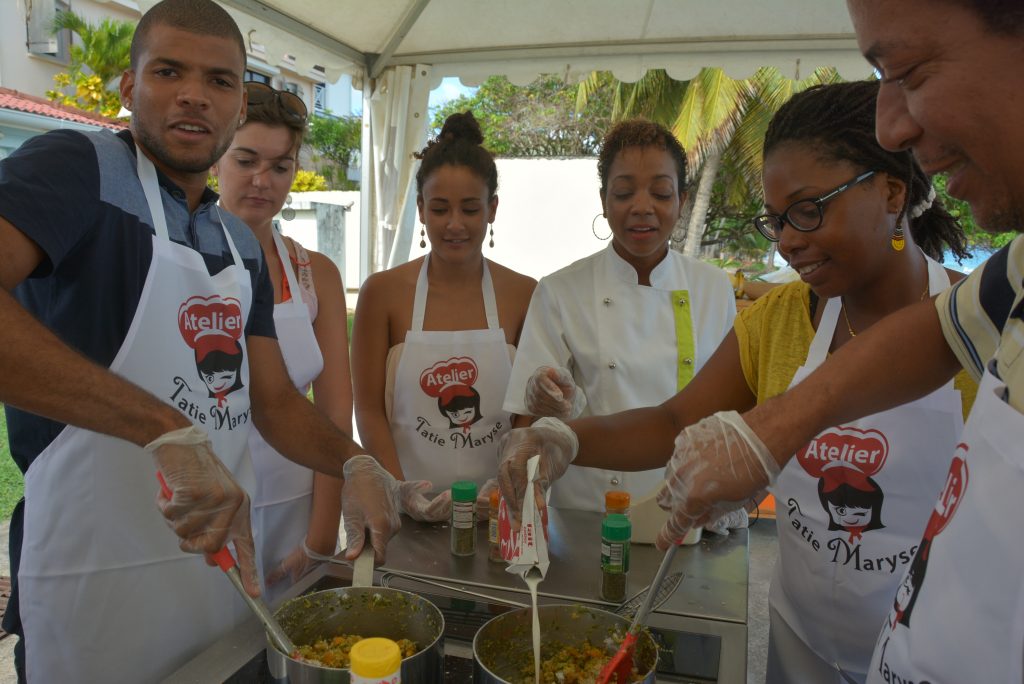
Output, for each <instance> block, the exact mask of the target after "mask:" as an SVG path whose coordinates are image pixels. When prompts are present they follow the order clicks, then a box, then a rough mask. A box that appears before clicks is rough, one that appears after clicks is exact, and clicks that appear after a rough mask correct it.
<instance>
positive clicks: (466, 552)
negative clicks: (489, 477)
mask: <svg viewBox="0 0 1024 684" xmlns="http://www.w3.org/2000/svg"><path fill="white" fill-rule="evenodd" d="M475 516H476V483H475V482H469V481H466V480H460V481H459V482H453V483H452V524H451V531H452V555H454V556H472V555H473V554H475V553H476V520H475Z"/></svg>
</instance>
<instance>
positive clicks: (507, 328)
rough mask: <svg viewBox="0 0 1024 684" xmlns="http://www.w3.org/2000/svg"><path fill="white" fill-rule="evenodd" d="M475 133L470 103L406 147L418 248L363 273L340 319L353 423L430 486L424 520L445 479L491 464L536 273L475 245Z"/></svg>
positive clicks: (485, 218) (490, 472)
mask: <svg viewBox="0 0 1024 684" xmlns="http://www.w3.org/2000/svg"><path fill="white" fill-rule="evenodd" d="M482 143H483V136H482V134H481V132H480V127H479V125H478V124H477V122H476V119H474V118H473V115H472V114H471V113H469V112H465V113H462V114H453V115H451V116H450V117H448V119H447V120H446V121H445V123H444V127H443V128H442V129H441V134H440V135H439V136H438V138H437V139H436V140H433V141H431V142H430V143H429V144H428V145H427V146H426V147H425V148H424V149H423V151H422V152H421V153H420V154H419V155H418V157H419V159H420V160H421V163H420V168H419V170H418V171H417V173H416V191H417V194H416V206H417V208H418V210H419V218H420V221H421V222H422V224H423V228H422V230H421V242H422V246H425V244H426V241H427V240H429V242H430V251H429V253H428V254H427V255H426V256H424V257H423V258H421V259H416V260H414V261H411V262H409V263H407V264H403V265H401V266H397V267H395V268H392V269H390V270H387V271H384V272H381V273H376V274H374V275H372V276H370V277H369V278H368V279H367V280H366V282H365V283H364V284H363V287H362V289H361V291H360V293H359V303H358V305H357V307H356V319H355V325H354V327H353V331H352V359H353V368H354V372H353V382H354V388H355V397H356V422H357V424H358V427H359V435H360V437H361V438H362V440H363V444H364V445H365V446H366V448H367V449H368V450H369V451H370V453H373V454H375V455H376V456H377V457H378V458H379V459H380V461H381V463H382V464H383V465H384V466H385V467H386V468H387V469H388V470H390V471H391V473H392V474H393V475H395V477H397V478H399V479H405V480H429V481H430V482H432V483H433V490H434V491H435V492H441V493H442V494H441V495H440V496H438V497H437V498H436V499H435V503H436V505H435V507H434V508H433V509H432V510H431V511H427V512H426V515H425V516H423V515H414V517H421V518H423V517H426V518H427V519H431V520H443V519H445V518H447V516H448V508H447V506H448V505H449V504H448V501H449V499H448V495H447V492H448V490H449V489H450V487H451V484H452V483H453V482H455V481H456V480H473V481H475V482H476V483H477V485H478V487H481V489H482V486H483V485H484V484H485V483H486V482H487V481H488V480H489V479H492V478H494V476H495V474H496V473H497V466H498V460H497V459H498V447H497V445H498V440H499V439H500V437H501V435H503V434H504V433H505V432H507V431H508V430H509V429H510V428H511V416H510V415H509V414H508V412H506V411H503V410H502V401H503V399H504V397H505V388H506V386H507V384H508V378H509V373H510V372H511V369H512V357H513V354H514V351H515V345H516V343H517V341H518V340H519V334H520V331H521V329H522V326H523V319H524V318H525V317H526V309H527V307H528V305H529V302H530V295H531V294H532V293H533V288H534V286H535V285H536V282H535V281H534V280H533V279H531V278H528V277H526V276H524V275H520V274H519V273H515V272H513V271H511V270H509V269H507V268H505V267H503V266H500V265H499V264H496V263H494V262H493V261H491V260H490V259H487V258H485V257H484V256H483V243H484V240H485V239H487V235H488V226H489V224H491V223H492V222H493V221H494V219H495V215H496V213H497V210H498V195H497V194H496V193H497V187H498V173H497V168H496V167H495V164H494V158H493V156H492V155H491V153H490V152H489V151H488V150H487V149H485V148H484V147H483V146H482ZM490 235H491V238H490V244H491V246H492V247H493V245H494V231H493V228H492V229H491V231H490ZM499 239H500V237H499ZM407 512H408V511H407ZM410 513H411V512H410Z"/></svg>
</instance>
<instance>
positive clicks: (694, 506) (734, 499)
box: [657, 411, 779, 549]
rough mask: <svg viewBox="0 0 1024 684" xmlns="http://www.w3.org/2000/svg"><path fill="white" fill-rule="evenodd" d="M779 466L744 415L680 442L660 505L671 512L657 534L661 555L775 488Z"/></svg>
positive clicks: (702, 425)
mask: <svg viewBox="0 0 1024 684" xmlns="http://www.w3.org/2000/svg"><path fill="white" fill-rule="evenodd" d="M778 475H779V465H778V463H776V462H775V459H774V458H773V457H772V455H771V452H769V451H768V447H766V446H765V445H764V443H763V442H762V441H761V439H760V438H759V437H758V436H757V435H756V434H754V431H753V430H751V429H750V428H749V427H748V426H747V424H746V422H745V421H744V420H743V418H742V417H741V416H740V414H738V413H736V412H735V411H721V412H719V413H716V414H714V415H713V416H709V417H707V418H705V419H704V420H702V421H700V422H699V423H696V424H695V425H691V426H690V427H688V428H686V429H685V430H683V431H682V432H680V433H679V436H678V437H676V448H675V451H674V452H673V453H672V458H671V460H669V462H668V466H666V468H665V480H666V482H665V487H664V488H663V489H662V490H661V492H660V493H659V494H658V504H659V505H660V506H661V507H662V508H665V509H668V510H669V511H671V514H670V515H669V518H668V521H667V522H666V523H665V525H664V526H663V527H662V529H661V532H660V533H658V539H657V545H658V548H659V549H667V548H668V545H669V544H671V543H672V542H673V541H675V540H678V539H682V538H683V537H685V536H686V533H687V532H688V531H689V530H690V528H692V527H695V526H698V525H704V524H705V523H707V522H712V521H716V520H717V519H718V518H721V517H722V516H723V515H725V514H726V513H729V512H730V511H734V510H736V509H738V508H742V507H743V506H744V505H745V504H746V503H747V502H748V501H749V500H750V499H751V497H752V496H754V495H755V494H756V493H757V492H760V491H761V490H763V489H765V488H766V487H768V486H769V485H770V484H772V483H774V482H775V479H776V478H777V477H778Z"/></svg>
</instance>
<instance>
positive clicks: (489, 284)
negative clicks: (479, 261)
mask: <svg viewBox="0 0 1024 684" xmlns="http://www.w3.org/2000/svg"><path fill="white" fill-rule="evenodd" d="M483 261H484V276H483V278H482V279H481V281H480V282H481V288H482V289H483V295H484V313H486V314H487V329H488V330H497V329H498V328H499V327H500V325H499V322H498V303H497V299H496V298H495V296H494V282H493V281H492V280H491V269H490V268H488V266H487V259H484V260H483ZM429 263H430V254H429V253H427V254H426V255H425V256H424V257H423V265H422V266H420V275H419V278H417V280H416V295H415V298H414V299H413V303H412V328H411V329H412V330H414V331H416V332H419V331H421V330H423V318H424V315H425V314H426V311H427V290H428V289H429V287H430V285H429V283H428V282H427V264H429Z"/></svg>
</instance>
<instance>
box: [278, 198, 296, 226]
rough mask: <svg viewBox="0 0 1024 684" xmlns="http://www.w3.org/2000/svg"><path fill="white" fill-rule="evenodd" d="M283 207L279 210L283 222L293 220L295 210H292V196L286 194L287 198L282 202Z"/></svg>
mask: <svg viewBox="0 0 1024 684" xmlns="http://www.w3.org/2000/svg"><path fill="white" fill-rule="evenodd" d="M284 203H285V207H284V209H282V210H281V218H283V219H284V220H285V221H291V220H292V219H294V218H295V210H294V209H292V194H291V193H288V197H287V198H286V199H285V201H284Z"/></svg>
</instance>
